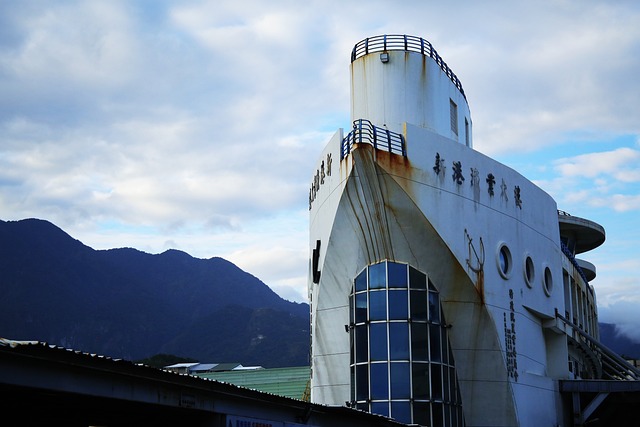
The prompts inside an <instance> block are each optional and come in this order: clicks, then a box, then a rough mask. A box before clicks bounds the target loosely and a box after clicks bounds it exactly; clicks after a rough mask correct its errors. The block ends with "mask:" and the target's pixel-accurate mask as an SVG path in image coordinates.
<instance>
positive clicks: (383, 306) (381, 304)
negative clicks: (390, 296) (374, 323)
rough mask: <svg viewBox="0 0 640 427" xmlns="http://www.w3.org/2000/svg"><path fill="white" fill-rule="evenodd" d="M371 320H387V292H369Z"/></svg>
mask: <svg viewBox="0 0 640 427" xmlns="http://www.w3.org/2000/svg"><path fill="white" fill-rule="evenodd" d="M369 320H387V292H386V291H385V290H384V289H382V290H379V291H371V292H369Z"/></svg>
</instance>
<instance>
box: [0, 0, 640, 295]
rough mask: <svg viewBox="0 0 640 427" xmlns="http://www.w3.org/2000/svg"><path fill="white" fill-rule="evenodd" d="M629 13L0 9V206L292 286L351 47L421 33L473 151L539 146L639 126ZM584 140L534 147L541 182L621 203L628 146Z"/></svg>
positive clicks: (571, 6) (519, 7) (629, 184)
mask: <svg viewBox="0 0 640 427" xmlns="http://www.w3.org/2000/svg"><path fill="white" fill-rule="evenodd" d="M523 17H526V19H523ZM639 18H640V10H639V8H638V7H637V6H636V5H635V4H634V3H630V2H625V3H605V4H602V3H601V2H583V1H581V2H578V1H566V2H560V3H557V2H555V3H545V4H534V3H505V2H495V1H488V2H482V3H481V4H474V3H467V2H464V3H463V2H454V3H447V4H431V3H425V2H408V3H404V4H402V5H400V4H395V3H389V2H385V1H372V2H368V3H367V5H366V6H365V5H363V4H361V3H358V2H353V1H349V0H347V1H340V2H328V3H327V2H320V1H310V2H306V3H305V4H304V5H302V4H300V3H299V2H295V1H274V2H268V3H265V2H259V1H243V2H237V1H236V2H230V1H225V0H221V1H192V2H186V3H170V2H145V3H144V4H132V3H130V2H125V1H111V2H60V1H51V2H47V3H46V4H41V3H34V2H29V1H25V2H20V3H15V4H13V3H12V4H11V6H8V5H5V4H0V92H1V93H2V94H3V96H2V97H0V218H2V219H20V218H25V217H40V218H45V219H49V220H51V221H52V222H54V223H56V224H57V225H59V226H61V227H63V228H64V229H65V230H66V231H68V232H70V233H71V234H72V235H73V236H74V237H76V238H79V239H81V240H82V241H83V242H85V243H86V244H89V245H91V246H95V247H99V248H107V247H119V246H132V247H137V248H140V249H142V250H146V251H150V252H160V251H162V250H164V249H166V248H168V247H170V246H172V245H175V246H176V247H178V248H180V249H182V250H184V251H186V252H189V253H191V254H192V255H195V256H198V257H210V256H215V255H219V256H223V257H226V256H228V257H229V259H230V260H231V261H233V262H237V263H238V265H240V266H242V267H243V268H246V269H247V270H248V271H249V272H251V273H252V274H254V275H256V276H257V277H259V278H261V279H262V280H264V281H265V282H267V283H268V284H270V285H272V286H273V287H279V289H281V290H282V292H283V293H284V292H286V293H287V295H290V296H291V295H300V296H301V297H302V298H304V297H306V291H305V287H306V279H305V277H306V274H307V267H308V266H307V263H308V261H307V257H308V254H306V253H305V251H306V247H307V223H306V217H304V215H305V214H306V204H307V191H308V185H309V179H310V176H311V174H312V171H313V168H314V165H315V163H316V158H317V156H318V154H319V153H320V151H321V149H322V147H323V146H324V144H325V143H326V141H327V140H328V138H329V136H330V135H331V134H333V132H334V131H335V129H336V128H338V127H348V126H349V55H350V51H351V48H352V46H353V44H354V43H356V42H357V41H359V40H361V39H363V38H365V37H367V36H373V35H377V34H382V33H407V34H414V35H418V36H423V37H425V38H426V39H428V40H430V41H431V42H432V43H433V44H434V46H435V48H436V49H437V50H438V52H439V53H440V54H441V55H442V57H443V58H444V59H445V61H447V63H448V64H449V65H450V66H451V67H452V68H453V70H454V72H455V73H456V74H457V75H458V77H460V78H461V80H462V83H463V86H464V88H465V91H466V93H467V96H468V98H469V102H470V105H471V111H472V117H473V120H474V121H473V125H474V140H475V145H476V148H478V149H480V150H481V151H484V152H486V153H489V154H491V153H508V152H513V151H516V150H517V151H524V150H526V151H530V152H541V151H542V150H545V149H546V148H548V147H552V146H556V145H562V144H565V143H566V141H568V140H569V138H571V139H570V140H571V141H572V143H575V144H581V146H583V145H582V144H583V143H588V142H589V141H597V140H598V139H599V138H602V137H603V136H606V137H607V140H614V137H615V136H619V135H634V134H635V135H638V134H640V128H639V123H638V121H637V117H640V106H639V105H638V102H637V100H638V99H640V84H639V83H638V82H637V78H636V74H637V70H638V69H640V27H638V25H637V22H638V19H639ZM585 146H586V145H585ZM588 151H589V150H588V149H583V150H582V151H580V152H581V153H585V152H588ZM600 151H601V152H600V153H593V154H591V153H588V154H583V155H580V156H573V157H568V156H566V155H563V156H562V157H563V158H562V159H560V160H557V161H549V162H548V163H549V165H548V166H549V167H548V169H549V170H551V167H553V168H555V169H554V170H555V171H556V173H558V174H559V175H560V178H559V179H557V180H552V179H550V180H549V182H547V183H545V184H549V187H547V186H546V185H543V187H544V188H545V189H547V188H550V189H551V190H549V191H551V193H552V194H554V196H556V195H558V194H560V195H563V196H562V197H564V198H565V199H564V200H567V201H571V202H572V203H575V204H580V205H583V206H584V205H585V204H586V205H589V204H590V205H593V206H607V207H611V208H612V209H614V210H615V211H617V212H633V211H634V210H635V211H637V210H638V209H640V208H639V203H640V202H639V201H638V198H639V195H638V193H639V192H638V190H637V186H635V185H637V183H638V181H639V180H640V170H639V169H638V164H639V163H640V162H638V160H640V159H639V157H638V156H639V155H640V154H639V153H640V151H638V147H637V146H636V147H635V148H628V147H626V148H625V147H620V148H616V147H614V146H612V147H611V149H608V150H604V151H603V150H600ZM585 183H589V184H591V183H593V185H586V184H585ZM568 184H570V185H571V189H572V191H571V192H570V193H569V194H567V190H566V186H567V185H568ZM299 212H303V213H304V214H302V217H300V214H299ZM292 217H293V219H291V218H292ZM256 242H260V244H258V243H256ZM262 242H268V244H266V243H262ZM273 248H275V249H273ZM270 249H273V250H270Z"/></svg>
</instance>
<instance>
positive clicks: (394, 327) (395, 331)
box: [389, 322, 409, 360]
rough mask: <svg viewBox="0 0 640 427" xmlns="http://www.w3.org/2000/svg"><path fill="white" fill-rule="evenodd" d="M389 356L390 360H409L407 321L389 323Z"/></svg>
mask: <svg viewBox="0 0 640 427" xmlns="http://www.w3.org/2000/svg"><path fill="white" fill-rule="evenodd" d="M389 357H390V359H391V360H409V324H408V323H405V322H401V323H389Z"/></svg>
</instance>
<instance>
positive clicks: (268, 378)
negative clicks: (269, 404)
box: [196, 366, 311, 400]
mask: <svg viewBox="0 0 640 427" xmlns="http://www.w3.org/2000/svg"><path fill="white" fill-rule="evenodd" d="M196 376H198V377H200V378H207V379H212V380H217V381H222V382H225V383H229V384H234V385H237V386H240V387H245V388H250V389H253V390H258V391H263V392H265V393H271V394H275V395H278V396H284V397H290V398H292V399H300V400H303V397H304V395H305V390H306V388H307V385H308V383H309V379H310V376H311V368H310V367H308V366H298V367H290V368H270V369H255V370H251V371H245V370H240V371H226V372H206V373H197V374H196Z"/></svg>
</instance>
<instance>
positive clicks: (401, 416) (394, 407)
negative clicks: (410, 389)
mask: <svg viewBox="0 0 640 427" xmlns="http://www.w3.org/2000/svg"><path fill="white" fill-rule="evenodd" d="M391 417H392V418H394V419H395V420H396V421H400V422H401V423H405V424H411V403H410V402H391Z"/></svg>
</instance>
